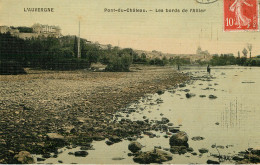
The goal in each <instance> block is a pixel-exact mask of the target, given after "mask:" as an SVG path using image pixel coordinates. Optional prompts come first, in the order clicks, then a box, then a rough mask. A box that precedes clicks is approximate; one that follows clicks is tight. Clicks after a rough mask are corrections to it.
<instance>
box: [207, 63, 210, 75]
mask: <svg viewBox="0 0 260 165" xmlns="http://www.w3.org/2000/svg"><path fill="white" fill-rule="evenodd" d="M207 72H208V73H209V74H210V67H209V64H208V66H207Z"/></svg>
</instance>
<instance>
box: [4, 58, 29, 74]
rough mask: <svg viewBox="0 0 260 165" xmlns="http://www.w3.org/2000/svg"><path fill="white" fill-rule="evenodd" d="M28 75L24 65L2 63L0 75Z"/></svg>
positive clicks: (14, 62) (12, 62) (13, 62)
mask: <svg viewBox="0 0 260 165" xmlns="http://www.w3.org/2000/svg"><path fill="white" fill-rule="evenodd" d="M17 74H26V72H25V70H24V69H23V67H22V65H21V64H20V63H18V62H16V61H0V75H17Z"/></svg>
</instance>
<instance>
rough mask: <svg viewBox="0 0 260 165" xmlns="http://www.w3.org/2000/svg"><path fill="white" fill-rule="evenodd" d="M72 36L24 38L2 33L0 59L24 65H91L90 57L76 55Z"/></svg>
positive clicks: (66, 67)
mask: <svg viewBox="0 0 260 165" xmlns="http://www.w3.org/2000/svg"><path fill="white" fill-rule="evenodd" d="M73 45H74V42H73V38H72V37H62V38H53V37H39V38H31V39H27V40H23V39H20V38H17V37H14V36H11V35H10V33H7V34H0V55H1V56H0V60H1V61H16V62H18V63H19V64H21V65H22V66H23V67H34V68H43V69H58V70H71V69H81V68H86V67H89V66H90V63H91V62H92V61H89V60H88V59H82V60H78V59H75V57H74V52H73V51H74V50H73Z"/></svg>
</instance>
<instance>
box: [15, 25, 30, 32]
mask: <svg viewBox="0 0 260 165" xmlns="http://www.w3.org/2000/svg"><path fill="white" fill-rule="evenodd" d="M17 29H18V30H19V32H20V33H32V32H33V28H30V27H22V26H19V27H17Z"/></svg>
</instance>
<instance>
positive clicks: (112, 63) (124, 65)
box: [105, 54, 133, 72]
mask: <svg viewBox="0 0 260 165" xmlns="http://www.w3.org/2000/svg"><path fill="white" fill-rule="evenodd" d="M132 61H133V60H132V57H131V56H130V55H129V54H123V55H121V56H112V57H111V58H110V60H109V62H108V65H107V67H106V69H105V70H106V71H113V72H115V71H116V72H127V71H129V68H130V65H131V64H132Z"/></svg>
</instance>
